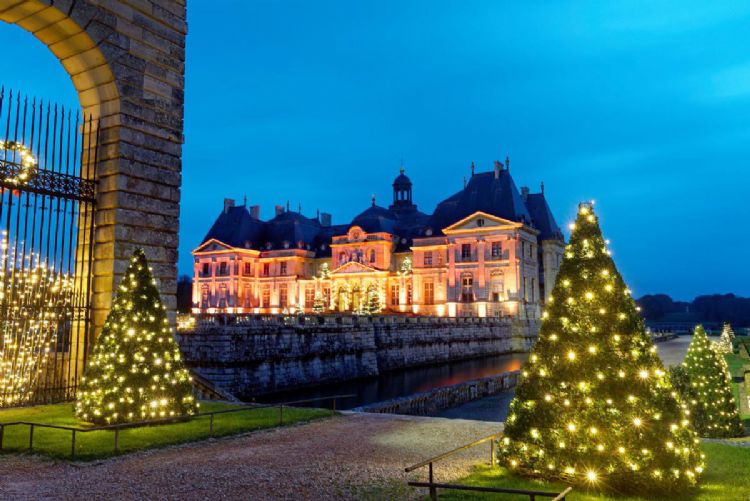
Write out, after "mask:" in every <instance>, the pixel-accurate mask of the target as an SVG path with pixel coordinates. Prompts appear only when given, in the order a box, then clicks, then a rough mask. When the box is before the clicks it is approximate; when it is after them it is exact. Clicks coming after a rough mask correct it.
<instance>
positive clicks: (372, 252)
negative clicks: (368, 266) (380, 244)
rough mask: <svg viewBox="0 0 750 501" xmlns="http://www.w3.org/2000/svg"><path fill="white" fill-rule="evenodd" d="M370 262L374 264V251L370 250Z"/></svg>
mask: <svg viewBox="0 0 750 501" xmlns="http://www.w3.org/2000/svg"><path fill="white" fill-rule="evenodd" d="M370 262H371V263H374V262H375V249H370Z"/></svg>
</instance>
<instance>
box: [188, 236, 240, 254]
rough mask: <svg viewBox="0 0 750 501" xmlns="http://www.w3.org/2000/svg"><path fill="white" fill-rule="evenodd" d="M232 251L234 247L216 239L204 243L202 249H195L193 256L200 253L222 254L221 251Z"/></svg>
mask: <svg viewBox="0 0 750 501" xmlns="http://www.w3.org/2000/svg"><path fill="white" fill-rule="evenodd" d="M232 249H233V247H232V246H230V245H227V244H225V243H224V242H220V241H218V240H216V239H215V238H212V239H211V240H208V241H207V242H204V243H203V244H201V246H200V247H198V248H197V249H195V250H194V251H193V254H196V253H198V252H220V251H226V250H232Z"/></svg>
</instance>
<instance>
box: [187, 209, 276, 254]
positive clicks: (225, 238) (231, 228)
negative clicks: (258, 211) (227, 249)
mask: <svg viewBox="0 0 750 501" xmlns="http://www.w3.org/2000/svg"><path fill="white" fill-rule="evenodd" d="M263 234H264V223H263V222H261V221H257V220H255V219H253V218H252V217H251V216H250V213H249V212H248V210H247V207H245V206H238V207H227V208H226V209H225V210H223V211H221V214H219V217H217V218H216V221H215V222H214V224H213V226H211V229H210V230H208V233H206V236H205V237H203V240H202V241H201V244H203V243H205V242H207V241H209V240H211V239H212V238H213V239H215V240H218V241H219V242H223V243H225V244H227V245H231V246H232V247H248V248H250V247H252V248H256V245H257V244H258V243H260V242H261V241H262V240H263V237H264V235H263Z"/></svg>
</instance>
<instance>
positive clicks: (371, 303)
mask: <svg viewBox="0 0 750 501" xmlns="http://www.w3.org/2000/svg"><path fill="white" fill-rule="evenodd" d="M382 310H383V305H382V304H381V302H380V291H379V290H378V286H377V285H376V284H374V283H370V284H369V285H368V286H367V289H366V293H365V313H367V314H368V315H377V314H378V313H380V312H381V311H382Z"/></svg>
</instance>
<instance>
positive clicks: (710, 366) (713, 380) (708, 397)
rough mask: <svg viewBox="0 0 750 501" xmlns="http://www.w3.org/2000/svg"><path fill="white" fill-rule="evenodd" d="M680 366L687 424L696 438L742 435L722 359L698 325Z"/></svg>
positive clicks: (725, 364)
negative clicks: (685, 390) (684, 380)
mask: <svg viewBox="0 0 750 501" xmlns="http://www.w3.org/2000/svg"><path fill="white" fill-rule="evenodd" d="M683 365H684V367H685V369H686V372H687V375H688V378H689V384H690V388H691V392H690V394H689V395H688V396H686V398H685V400H687V401H688V403H689V405H690V410H691V416H692V419H691V420H692V421H693V425H694V426H695V429H696V430H697V432H698V434H699V435H700V436H702V437H708V438H726V437H738V436H740V435H742V432H743V429H742V423H741V421H740V414H739V410H738V408H737V401H736V400H735V398H734V392H733V391H732V378H731V376H730V374H729V368H728V367H727V363H726V361H725V360H724V355H722V354H720V353H717V352H716V350H715V348H714V346H712V344H711V342H710V341H709V340H708V337H707V336H706V331H705V330H703V326H701V325H698V326H697V327H696V328H695V330H694V331H693V340H692V341H691V342H690V346H689V347H688V351H687V355H685V361H684V362H683Z"/></svg>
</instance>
